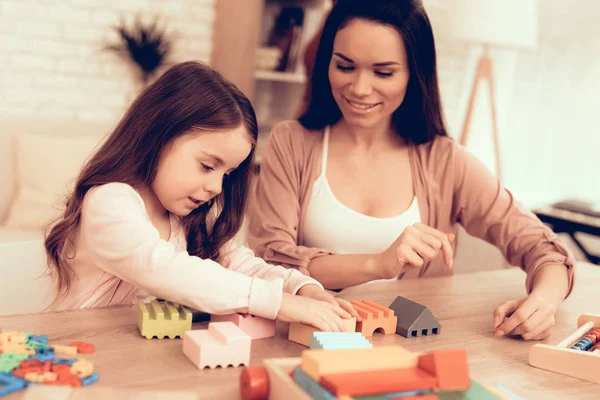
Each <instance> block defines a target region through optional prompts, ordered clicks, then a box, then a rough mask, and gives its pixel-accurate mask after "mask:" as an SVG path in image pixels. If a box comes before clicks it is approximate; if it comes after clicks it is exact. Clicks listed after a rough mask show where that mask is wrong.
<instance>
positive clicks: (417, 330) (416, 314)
mask: <svg viewBox="0 0 600 400" xmlns="http://www.w3.org/2000/svg"><path fill="white" fill-rule="evenodd" d="M390 309H392V310H393V311H394V314H396V317H397V322H396V333H397V334H398V335H401V336H404V337H406V338H408V337H418V336H421V335H424V336H427V335H437V334H439V333H440V331H441V328H440V323H439V322H438V321H437V319H435V317H434V316H433V314H432V313H431V311H429V309H428V308H427V307H425V306H424V305H422V304H419V303H415V302H414V301H412V300H409V299H407V298H404V297H402V296H398V297H396V299H395V300H394V301H393V302H392V304H390Z"/></svg>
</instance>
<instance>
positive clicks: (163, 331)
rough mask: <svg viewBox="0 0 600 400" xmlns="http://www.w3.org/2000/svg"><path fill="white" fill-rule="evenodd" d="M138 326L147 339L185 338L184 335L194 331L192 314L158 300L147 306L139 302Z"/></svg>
mask: <svg viewBox="0 0 600 400" xmlns="http://www.w3.org/2000/svg"><path fill="white" fill-rule="evenodd" d="M136 313H137V324H138V328H139V329H140V334H141V335H142V336H144V337H145V338H146V339H152V338H153V337H154V336H156V337H157V338H159V339H163V338H164V337H165V336H167V337H169V338H170V339H175V338H176V337H177V336H179V338H183V333H184V332H185V331H187V330H190V329H192V312H191V311H190V310H188V309H187V308H185V307H183V306H179V307H176V306H175V305H174V304H173V303H171V302H165V303H162V304H161V303H159V302H158V301H156V300H153V301H151V302H150V303H149V304H145V303H144V302H143V301H142V300H140V301H138V304H137V307H136Z"/></svg>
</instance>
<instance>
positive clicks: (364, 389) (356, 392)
mask: <svg viewBox="0 0 600 400" xmlns="http://www.w3.org/2000/svg"><path fill="white" fill-rule="evenodd" d="M436 382H437V379H436V377H435V376H433V375H432V374H430V373H428V372H426V371H424V370H422V369H421V368H418V367H411V368H394V369H381V370H372V371H357V372H343V373H337V374H324V375H321V379H320V381H319V383H320V384H321V385H322V386H323V387H324V388H325V389H327V390H329V391H330V392H331V393H333V394H334V395H336V396H344V395H345V396H361V395H370V394H385V393H390V392H401V391H409V390H427V389H433V388H434V387H435V384H436Z"/></svg>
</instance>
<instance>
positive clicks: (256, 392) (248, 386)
mask: <svg viewBox="0 0 600 400" xmlns="http://www.w3.org/2000/svg"><path fill="white" fill-rule="evenodd" d="M240 396H241V398H242V400H267V399H268V398H269V375H268V374H267V369H266V368H265V367H246V368H244V369H243V370H242V373H241V374H240Z"/></svg>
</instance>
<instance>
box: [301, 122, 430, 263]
mask: <svg viewBox="0 0 600 400" xmlns="http://www.w3.org/2000/svg"><path fill="white" fill-rule="evenodd" d="M323 136H324V138H323V157H322V161H321V174H320V175H319V176H318V177H317V179H316V180H315V182H314V184H313V188H312V193H311V196H310V198H309V201H308V207H307V210H306V216H305V222H304V228H303V229H304V232H303V233H304V242H305V246H307V247H319V248H326V249H330V250H332V251H334V252H335V253H337V254H376V253H380V252H382V251H384V250H386V249H387V248H388V247H390V245H391V244H392V243H393V242H394V240H396V239H397V238H398V236H400V234H401V233H402V232H403V231H404V229H405V228H406V227H407V226H410V225H413V224H415V223H417V222H420V220H421V217H420V213H419V205H418V204H417V197H416V196H415V197H414V199H413V201H412V203H411V205H410V207H409V208H408V209H407V210H406V211H404V212H403V213H402V214H400V215H397V216H395V217H390V218H378V217H371V216H369V215H365V214H361V213H359V212H357V211H355V210H353V209H351V208H350V207H348V206H346V205H344V204H342V203H341V202H340V201H339V200H338V199H337V198H336V197H335V195H334V194H333V192H332V190H331V187H330V186H329V182H328V181H327V174H326V172H327V152H328V148H329V126H327V127H326V128H325V134H324V135H323Z"/></svg>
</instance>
